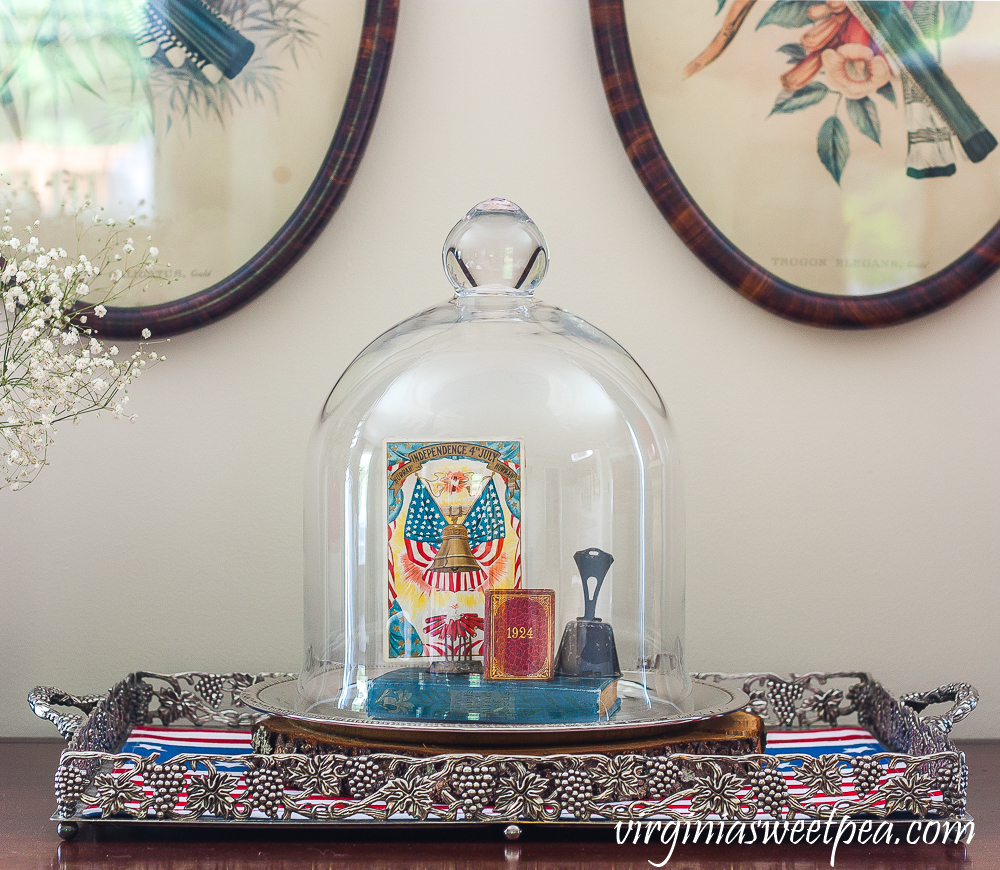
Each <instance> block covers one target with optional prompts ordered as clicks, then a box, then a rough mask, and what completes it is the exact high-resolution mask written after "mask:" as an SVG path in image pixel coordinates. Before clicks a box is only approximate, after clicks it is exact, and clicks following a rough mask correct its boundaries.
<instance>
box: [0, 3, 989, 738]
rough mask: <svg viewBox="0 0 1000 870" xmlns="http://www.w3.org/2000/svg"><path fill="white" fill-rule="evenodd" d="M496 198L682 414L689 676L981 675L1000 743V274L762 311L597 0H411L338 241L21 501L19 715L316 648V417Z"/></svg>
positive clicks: (66, 437) (12, 537)
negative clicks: (676, 167) (670, 185)
mask: <svg viewBox="0 0 1000 870" xmlns="http://www.w3.org/2000/svg"><path fill="white" fill-rule="evenodd" d="M497 195H499V196H506V197H509V198H511V199H513V200H515V201H516V202H518V203H519V204H521V205H522V206H523V207H524V209H525V210H526V211H527V212H528V213H529V214H530V215H531V216H532V218H533V219H534V220H535V221H536V222H537V223H538V225H539V226H540V227H541V228H542V230H543V232H544V233H545V234H546V236H547V238H548V242H549V246H550V249H551V252H552V266H551V269H550V271H549V276H548V278H547V279H546V281H545V283H544V284H543V285H542V287H541V288H540V291H539V293H540V295H543V296H544V298H545V299H546V300H548V301H550V302H553V303H555V304H558V305H562V306H564V307H567V308H571V309H572V310H573V311H575V312H577V313H579V314H581V315H582V316H584V317H586V318H587V319H589V320H591V321H592V322H593V323H595V324H596V325H598V326H599V327H601V328H602V329H604V330H605V331H607V332H608V333H610V334H611V335H612V336H614V337H616V338H617V339H619V340H620V341H622V342H623V343H624V344H625V345H626V346H627V347H628V348H629V349H630V350H631V351H632V353H633V354H634V356H635V357H636V359H637V360H638V361H639V362H640V364H641V365H642V366H643V367H644V368H645V369H646V371H647V372H648V373H649V375H650V376H651V378H652V379H653V381H654V382H655V383H656V384H657V386H658V387H659V389H660V392H661V393H662V395H663V397H664V399H665V400H666V402H667V404H668V406H669V407H670V409H671V411H672V413H673V416H674V420H675V423H676V426H677V429H678V432H679V434H680V438H681V444H682V448H683V451H684V457H685V462H686V489H687V520H688V521H687V527H688V599H687V600H688V605H687V607H688V611H687V637H688V652H689V665H690V667H691V668H692V669H695V670H717V669H721V670H756V669H761V670H769V669H775V670H779V671H789V670H798V671H806V670H813V669H825V670H838V669H870V670H871V671H872V672H873V673H875V675H876V676H877V677H879V678H880V679H881V680H882V681H883V682H884V683H885V684H886V685H887V686H888V687H889V689H890V690H891V691H893V692H894V693H897V694H898V693H902V692H906V691H913V690H924V689H930V688H933V687H936V686H938V685H940V684H942V683H947V682H950V681H953V680H967V681H969V682H972V683H973V684H974V685H976V686H977V687H978V688H979V689H980V691H981V692H982V694H983V699H984V700H983V702H982V704H981V707H980V709H979V710H978V711H976V713H975V714H973V716H972V717H970V719H969V720H967V722H965V723H963V724H961V725H960V726H959V727H958V728H956V734H957V735H960V736H963V737H972V736H979V737H983V736H994V737H995V736H1000V731H998V729H997V726H996V721H997V717H998V714H1000V702H998V700H997V699H998V697H1000V679H998V676H997V668H996V665H997V650H998V644H997V634H998V630H997V620H998V617H997V614H998V612H1000V592H998V588H1000V584H998V582H997V581H998V576H997V575H998V568H1000V535H998V528H997V526H998V519H1000V486H998V484H1000V451H998V450H997V449H996V440H997V439H996V433H997V430H998V428H1000V353H998V349H997V348H998V344H1000V278H994V279H993V280H991V281H988V282H987V283H986V284H985V285H984V286H982V287H980V288H979V289H977V290H976V291H975V292H973V293H972V294H971V295H969V296H968V297H967V298H965V299H963V300H960V301H959V302H957V303H956V304H954V305H952V306H951V307H950V308H947V309H945V310H944V311H941V312H938V313H937V314H933V315H931V316H929V317H926V318H924V319H922V320H919V321H917V322H914V323H910V324H907V325H904V326H899V327H895V328H892V329H885V330H875V331H866V332H833V331H825V330H820V329H814V328H809V327H805V326H798V325H795V324H792V323H788V322H785V321H783V320H781V319H779V318H777V317H775V316H773V315H771V314H768V313H767V312H765V311H763V310H761V309H759V308H757V307H755V306H754V305H752V304H751V303H749V302H747V301H745V300H744V299H743V298H741V297H740V296H738V295H737V294H736V293H735V292H734V291H732V290H731V289H729V288H728V287H727V286H725V285H724V284H722V283H721V282H720V281H719V280H717V279H716V278H715V277H714V276H713V275H712V274H711V273H710V272H709V271H708V270H707V269H706V268H705V267H704V266H703V265H702V264H701V263H700V262H699V261H698V260H697V259H696V258H695V257H694V256H693V255H692V254H691V253H689V252H688V250H687V249H686V248H685V247H684V246H683V245H682V244H681V243H680V242H679V241H678V239H677V238H676V236H675V235H674V234H673V232H672V231H671V230H670V228H669V226H668V225H667V224H666V222H665V221H664V220H663V219H662V218H661V217H660V215H659V213H658V212H657V210H656V208H655V207H654V205H653V203H652V201H651V200H650V198H649V196H648V195H647V194H646V192H645V190H644V189H643V187H642V185H641V184H640V183H639V181H638V179H637V178H636V176H635V173H634V172H633V170H632V168H631V166H630V165H629V162H628V160H627V159H626V156H625V153H624V151H623V149H622V147H621V145H620V143H619V140H618V137H617V134H616V132H615V129H614V126H613V124H612V121H611V117H610V115H609V113H608V109H607V105H606V103H605V101H604V95H603V92H602V90H601V84H600V79H599V76H598V71H597V64H596V60H595V56H594V47H593V41H592V37H591V33H590V22H589V17H588V12H587V6H586V3H585V2H583V0H572V2H571V0H547V2H545V3H539V2H537V0H516V2H515V0H478V2H475V3H470V2H467V0H404V2H403V9H402V11H401V13H400V19H399V34H398V39H397V43H396V49H395V55H394V57H393V61H392V70H391V72H390V75H389V81H388V84H387V87H386V91H385V97H384V100H383V103H382V108H381V112H380V114H379V118H378V122H377V124H376V127H375V131H374V134H373V136H372V138H371V142H370V144H369V146H368V152H367V154H366V156H365V159H364V161H363V162H362V164H361V168H360V170H359V172H358V175H357V177H356V178H355V180H354V183H353V185H352V187H351V189H350V191H349V192H348V194H347V196H346V198H345V200H344V202H343V203H342V205H341V207H340V209H339V211H338V212H337V214H336V215H335V216H334V218H333V220H332V221H331V223H330V225H329V226H328V228H327V229H326V231H325V232H324V233H323V235H322V237H321V238H320V239H319V240H318V241H317V242H316V244H315V245H314V246H313V247H312V248H311V250H309V251H308V252H307V253H306V255H305V256H304V257H303V259H302V260H301V261H300V262H299V263H298V264H297V265H296V266H295V267H294V268H293V269H292V271H291V272H290V273H289V274H288V275H286V276H285V278H283V279H282V280H281V281H279V282H278V283H277V284H276V285H275V286H274V287H273V288H272V289H271V290H269V291H268V292H267V293H265V294H264V295H263V296H262V297H261V298H259V299H258V300H257V301H255V302H253V303H252V304H251V305H249V306H247V307H246V308H244V309H243V310H241V311H239V312H237V313H236V314H234V315H232V316H231V317H229V318H227V319H225V320H223V321H222V322H220V323H217V324H215V325H213V326H209V327H207V328H205V329H202V330H199V331H197V332H194V333H191V334H188V335H185V336H181V337H179V338H176V339H174V340H173V341H172V342H171V343H170V345H169V347H168V349H167V351H166V352H167V355H168V357H169V361H168V362H167V364H165V365H164V366H162V367H161V368H159V369H157V370H155V371H153V372H150V373H149V376H148V377H146V378H143V379H142V380H141V381H139V382H138V383H137V384H136V385H135V387H134V390H133V393H132V395H133V404H132V406H131V407H132V408H133V409H134V410H135V411H136V412H138V413H139V415H140V418H141V419H140V421H139V423H138V424H137V425H135V426H129V425H128V424H122V423H115V422H113V421H111V420H108V419H103V418H102V419H101V420H93V419H90V420H88V421H87V422H86V423H85V424H84V425H83V426H81V427H79V428H74V427H65V428H64V429H63V430H61V431H60V434H59V441H58V444H57V445H56V447H55V449H54V452H53V453H52V457H51V458H52V462H53V464H52V466H51V467H50V468H48V469H46V470H45V472H44V473H43V474H42V476H41V477H40V478H39V480H38V481H37V482H36V483H34V484H32V485H31V486H30V487H28V489H26V490H24V491H23V492H21V493H14V494H12V493H9V492H3V493H0V547H2V551H0V578H2V588H3V595H4V605H3V608H2V612H0V673H2V684H0V734H4V735H31V734H40V735H54V731H53V730H52V729H51V727H50V726H49V725H48V724H47V723H42V722H40V721H39V720H36V719H34V718H33V717H32V716H31V714H30V712H29V710H28V708H27V705H26V704H25V703H24V698H25V695H26V693H27V691H28V690H29V689H30V688H31V687H32V686H33V685H35V684H37V683H45V684H49V685H57V686H60V687H61V688H65V689H67V690H69V691H73V692H92V691H101V690H104V689H106V688H107V687H108V686H109V685H110V684H111V683H112V682H114V681H115V680H117V679H119V678H120V677H122V676H124V675H125V674H126V673H127V672H128V671H129V670H133V669H146V670H153V671H177V670H185V669H214V670H221V671H225V670H249V671H264V670H275V671H282V670H296V669H297V668H298V666H299V664H300V655H301V652H300V646H301V619H302V600H301V593H302V581H301V576H300V575H301V565H302V556H301V552H300V550H301V507H300V501H301V489H302V484H301V480H302V471H303V455H304V451H305V445H306V441H307V438H308V436H309V433H310V431H311V428H312V425H313V421H314V419H315V417H316V415H317V413H318V411H319V408H320V406H321V404H322V402H323V400H324V398H325V397H326V394H327V392H328V391H329V389H330V388H331V386H332V385H333V383H334V381H335V380H336V378H337V376H338V375H339V374H340V372H341V371H342V370H343V369H344V367H345V366H346V365H347V364H348V363H349V362H350V361H351V359H352V358H353V357H354V355H355V354H356V353H357V352H358V351H359V350H360V349H361V348H362V346H363V345H364V344H365V343H366V342H367V341H369V340H370V339H371V338H374V337H375V336H376V335H377V334H378V333H379V332H381V331H382V330H384V329H386V328H387V327H389V326H390V325H392V324H393V323H395V322H396V321H398V320H400V319H402V318H403V317H406V316H408V315H409V314H411V313H412V312H415V311H416V310H418V309H420V308H423V307H425V306H427V305H429V304H432V303H434V302H436V301H438V300H439V299H441V298H442V297H445V296H446V295H447V293H448V285H447V283H446V281H445V278H444V276H443V274H442V272H441V268H440V256H439V251H440V246H441V242H442V241H443V239H444V236H445V234H446V233H447V231H448V230H449V229H450V228H451V226H452V224H453V223H454V222H455V221H456V220H457V219H458V218H459V217H461V215H462V214H463V213H464V212H465V210H466V209H467V208H468V207H469V206H470V205H472V204H474V203H476V202H478V201H479V200H482V199H485V198H487V197H489V196H497ZM164 253H165V254H166V255H169V252H164ZM515 363H516V361H515V360H512V364H515Z"/></svg>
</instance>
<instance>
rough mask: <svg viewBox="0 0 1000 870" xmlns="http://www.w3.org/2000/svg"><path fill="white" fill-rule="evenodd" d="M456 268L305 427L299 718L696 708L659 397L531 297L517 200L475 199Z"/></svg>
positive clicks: (550, 719) (598, 342)
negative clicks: (431, 301) (442, 297)
mask: <svg viewBox="0 0 1000 870" xmlns="http://www.w3.org/2000/svg"><path fill="white" fill-rule="evenodd" d="M443 259H444V270H445V273H446V275H447V276H448V280H449V281H450V282H451V284H452V286H453V287H454V290H455V292H454V296H453V298H452V299H450V300H449V301H447V302H443V303H441V304H439V305H436V306H434V307H433V308H429V309H427V310H426V311H423V312H421V313H419V314H417V315H415V316H413V317H411V318H409V319H407V320H404V321H403V322H402V323H400V324H399V325H397V326H395V327H394V328H392V329H390V330H389V331H388V332H386V333H385V334H384V335H382V336H380V337H379V338H377V339H376V340H375V341H373V342H372V343H371V344H369V345H368V347H366V348H365V349H364V350H363V351H362V352H361V353H360V354H359V355H358V357H357V358H356V359H355V360H354V362H352V363H351V365H350V366H348V368H347V370H346V371H345V372H344V374H343V375H342V376H341V378H340V380H339V381H337V384H336V386H335V387H334V388H333V391H332V392H331V393H330V396H329V398H328V399H327V401H326V404H325V405H324V407H323V410H322V413H321V415H320V419H319V422H318V424H317V427H316V430H315V433H314V435H313V438H312V442H311V446H310V448H309V456H308V461H307V467H306V495H305V664H304V667H303V669H302V672H301V674H300V676H299V680H298V684H297V688H296V700H295V709H296V711H298V712H299V713H302V714H304V715H306V716H309V715H326V716H332V717H333V718H334V719H337V718H338V717H339V718H343V719H344V720H345V721H355V722H364V723H372V722H384V723H392V722H410V723H412V722H423V723H429V724H434V723H451V724H452V725H456V724H457V725H466V724H467V725H468V727H470V728H476V727H481V726H482V725H483V724H485V723H506V724H507V725H511V724H513V725H517V726H525V727H529V726H532V725H549V726H551V725H566V726H568V727H569V726H571V727H574V728H575V727H586V726H587V725H589V724H591V723H608V722H612V723H613V722H614V721H615V720H616V718H623V717H627V716H633V715H636V714H637V712H638V714H639V715H645V716H654V717H655V716H656V715H663V716H665V717H667V718H669V717H670V716H677V715H680V716H683V715H684V714H685V713H686V712H690V710H691V706H692V702H691V680H690V678H689V676H688V673H687V671H686V669H685V665H684V551H683V542H684V534H683V505H682V496H681V487H680V468H679V463H678V457H677V451H676V447H675V444H674V440H673V434H672V432H671V426H670V423H669V420H668V417H667V411H666V408H665V407H664V405H663V402H662V401H661V399H660V397H659V395H658V394H657V392H656V389H655V388H654V387H653V385H652V384H651V383H650V381H649V378H647V377H646V375H645V374H644V373H643V371H642V369H640V368H639V366H638V365H637V364H636V362H635V361H634V360H633V359H632V357H631V356H629V354H628V353H627V352H626V351H625V350H624V349H623V348H622V347H621V345H619V344H618V343H617V342H615V341H614V340H613V339H611V338H610V337H608V336H607V335H605V334H604V333H603V332H601V331H600V330H598V329H596V328H595V327H593V326H591V325H590V324H589V323H587V322H586V321H584V320H581V319H580V318H579V317H576V316H575V315H573V314H570V313H568V312H566V311H563V310H561V309H559V308H554V307H552V306H549V305H545V304H544V303H542V302H539V301H536V299H535V297H534V291H535V288H536V287H537V286H538V284H539V283H540V282H541V281H542V279H543V278H544V277H545V274H546V271H547V270H548V265H549V256H548V250H547V247H546V244H545V239H544V238H543V236H542V234H541V232H539V230H538V228H537V227H536V226H535V224H534V223H532V221H531V220H529V218H528V216H527V215H526V214H525V213H524V212H523V211H522V210H521V209H520V208H518V207H517V206H516V205H515V204H514V203H512V202H510V201H508V200H505V199H491V200H488V201H486V202H482V203H480V204H479V205H477V206H475V207H474V208H473V209H472V210H471V211H470V212H469V213H468V214H467V215H466V216H465V217H464V218H463V219H462V220H461V221H459V223H458V224H457V225H456V226H455V228H454V229H453V230H452V231H451V233H450V234H449V235H448V238H447V239H446V241H445V245H444V251H443ZM623 703H625V704H626V705H627V707H623V706H622V704H623ZM630 711H631V712H630ZM643 711H645V713H643Z"/></svg>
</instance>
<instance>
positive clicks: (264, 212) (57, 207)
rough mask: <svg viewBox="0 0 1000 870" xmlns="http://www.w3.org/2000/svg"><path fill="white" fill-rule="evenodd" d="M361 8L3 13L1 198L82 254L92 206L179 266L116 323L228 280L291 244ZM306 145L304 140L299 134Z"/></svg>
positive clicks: (285, 4)
mask: <svg viewBox="0 0 1000 870" xmlns="http://www.w3.org/2000/svg"><path fill="white" fill-rule="evenodd" d="M364 3H365V0H337V2H336V3H330V2H327V0H5V2H0V190H2V191H3V198H2V199H3V203H2V206H7V207H10V208H11V209H12V216H13V223H14V225H16V226H23V225H26V224H28V223H31V222H32V221H34V220H35V219H36V218H41V219H43V220H45V221H46V223H47V225H48V227H49V231H50V233H51V235H52V238H53V240H54V241H55V242H56V243H57V244H61V245H62V246H63V247H64V248H66V249H67V250H69V249H71V247H72V245H73V243H74V242H75V230H74V226H73V219H72V215H73V214H74V213H75V211H76V210H77V209H79V208H80V207H81V206H82V205H83V204H84V203H85V202H87V201H91V202H93V203H95V204H97V205H100V206H104V207H106V209H107V215H108V216H111V217H113V218H115V219H117V220H118V221H125V220H127V219H128V218H129V217H134V218H135V220H136V224H137V229H136V236H138V237H140V238H145V237H146V236H147V235H152V236H153V237H154V238H156V240H157V243H158V244H159V246H160V247H161V249H162V250H163V251H164V252H169V258H167V257H165V258H164V259H165V260H166V259H169V269H168V263H167V262H164V263H162V264H160V266H159V267H158V270H159V273H160V275H161V277H164V278H169V279H170V281H171V284H170V285H169V286H168V285H167V284H166V283H165V282H164V283H161V284H159V285H156V286H153V287H151V288H150V289H149V290H147V291H145V292H142V291H139V290H136V292H134V293H133V292H129V293H126V294H124V295H123V296H122V297H121V298H120V299H116V301H115V305H116V306H120V307H130V306H142V305H156V304H161V303H164V302H170V301H173V300H175V299H179V298H182V297H185V296H188V295H191V294H193V293H197V292H199V291H201V290H204V289H205V288H207V287H209V286H212V285H214V284H216V283H217V282H219V281H222V280H224V279H226V278H227V276H229V275H231V274H232V273H233V272H235V271H236V270H237V269H239V268H240V267H241V266H243V265H244V264H246V263H247V262H248V261H249V260H250V259H251V258H252V257H253V256H254V255H255V254H256V253H257V252H258V251H259V250H260V249H261V248H262V247H263V246H264V245H266V244H267V242H268V241H269V240H271V239H272V238H273V237H274V236H275V234H276V233H277V232H278V231H279V230H280V229H281V227H282V226H283V225H284V224H285V222H286V221H287V220H288V219H289V217H290V216H291V215H292V214H293V212H294V211H295V209H296V207H297V206H298V205H299V204H300V203H301V202H302V199H303V197H304V196H305V195H306V193H307V192H308V190H309V189H310V186H311V184H312V183H313V181H314V180H315V178H316V174H317V172H318V171H319V169H320V167H321V166H322V163H323V160H324V159H325V158H326V155H327V152H328V150H329V148H330V142H331V140H332V138H333V136H334V133H335V131H336V129H337V123H338V120H339V117H340V114H341V112H342V109H343V105H344V99H345V98H346V96H347V93H348V89H349V87H350V82H351V77H352V74H353V70H354V64H355V61H356V57H357V52H358V45H359V37H360V34H361V31H362V26H363V21H364ZM290 130H294V131H295V135H289V131H290Z"/></svg>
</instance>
